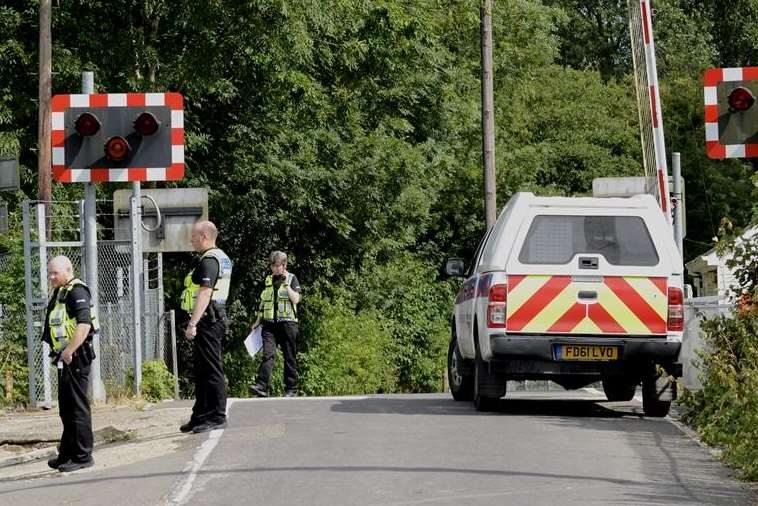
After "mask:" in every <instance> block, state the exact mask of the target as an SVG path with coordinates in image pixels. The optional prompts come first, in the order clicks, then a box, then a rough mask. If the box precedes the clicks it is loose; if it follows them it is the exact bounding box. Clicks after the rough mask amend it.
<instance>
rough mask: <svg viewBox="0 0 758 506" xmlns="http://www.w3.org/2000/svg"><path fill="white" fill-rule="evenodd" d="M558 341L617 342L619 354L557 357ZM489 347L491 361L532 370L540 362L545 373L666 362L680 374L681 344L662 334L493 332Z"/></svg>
mask: <svg viewBox="0 0 758 506" xmlns="http://www.w3.org/2000/svg"><path fill="white" fill-rule="evenodd" d="M557 344H584V345H602V346H617V347H618V348H619V358H618V360H614V361H608V362H573V361H571V362H566V361H557V360H555V357H554V349H555V345H557ZM490 347H491V350H492V354H493V357H492V358H493V360H494V361H497V362H502V361H505V362H511V363H512V365H513V366H516V364H518V363H521V364H523V365H525V363H530V366H529V367H528V368H529V369H531V370H532V371H534V367H535V366H536V365H537V364H541V367H542V368H544V369H545V372H546V373H548V372H550V371H553V370H554V373H564V374H565V373H568V374H571V373H572V372H575V373H578V374H582V373H584V374H587V373H592V372H594V371H598V372H599V371H613V370H621V369H628V368H629V367H630V366H631V367H634V365H635V364H639V363H642V362H654V363H656V364H661V365H664V366H666V369H667V370H668V371H669V374H672V375H674V376H681V364H675V362H676V361H677V358H678V357H679V350H680V349H681V347H682V344H681V343H678V342H674V341H667V340H666V338H665V337H660V338H651V337H619V338H598V337H580V336H571V337H564V336H524V335H510V334H509V335H506V334H494V335H491V336H490Z"/></svg>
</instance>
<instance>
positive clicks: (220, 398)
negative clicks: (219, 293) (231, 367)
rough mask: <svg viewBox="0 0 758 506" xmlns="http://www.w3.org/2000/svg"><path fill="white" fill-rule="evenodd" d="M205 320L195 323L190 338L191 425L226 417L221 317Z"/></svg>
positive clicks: (223, 332)
mask: <svg viewBox="0 0 758 506" xmlns="http://www.w3.org/2000/svg"><path fill="white" fill-rule="evenodd" d="M205 320H206V318H203V319H201V320H200V323H198V325H197V335H195V339H194V341H195V348H194V366H195V405H194V406H193V407H192V417H191V419H190V421H191V422H192V424H193V425H198V424H201V423H221V422H223V421H225V420H226V384H225V383H224V364H223V361H222V358H221V354H222V352H223V351H224V350H223V348H224V345H223V341H224V336H225V335H226V325H225V324H224V322H223V321H222V320H218V321H216V322H210V321H208V322H206V321H205Z"/></svg>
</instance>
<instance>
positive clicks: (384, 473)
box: [0, 391, 758, 506]
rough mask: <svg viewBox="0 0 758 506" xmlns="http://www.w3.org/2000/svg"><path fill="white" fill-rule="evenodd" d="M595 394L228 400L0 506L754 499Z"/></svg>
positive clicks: (702, 457)
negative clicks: (153, 455)
mask: <svg viewBox="0 0 758 506" xmlns="http://www.w3.org/2000/svg"><path fill="white" fill-rule="evenodd" d="M600 399H602V397H601V396H599V395H597V394H593V393H591V392H586V391H580V392H576V393H569V392H546V393H510V394H509V396H508V397H507V398H506V399H505V400H503V401H501V405H500V409H499V410H498V411H497V412H495V413H487V414H483V413H478V412H476V411H475V410H474V409H473V407H472V405H471V404H470V403H456V402H454V401H452V400H451V399H450V398H449V397H448V396H447V395H414V396H372V397H354V398H342V399H307V398H301V399H266V400H238V401H235V402H233V403H232V405H231V407H230V424H229V426H228V427H227V429H225V430H224V431H223V432H222V431H216V432H214V433H211V434H210V435H209V434H205V435H199V436H190V437H188V438H187V440H186V442H185V444H184V445H183V446H182V448H180V449H179V450H178V451H177V452H175V453H173V454H171V455H169V456H164V457H161V458H157V459H152V460H146V461H143V462H139V463H137V464H132V465H124V466H118V467H114V468H111V469H108V470H104V471H97V472H86V471H85V472H80V473H72V474H71V475H67V476H54V477H46V478H40V479H30V480H21V481H6V482H2V483H0V504H19V505H23V506H31V505H34V504H45V505H47V506H49V505H51V504H81V505H90V504H92V505H95V504H97V505H107V506H116V505H120V504H125V505H130V506H134V505H140V504H193V505H195V504H196V505H225V506H228V505H235V504H245V505H266V506H295V505H308V506H311V505H313V506H318V505H329V506H341V505H350V506H355V505H361V506H363V505H427V504H431V505H461V504H465V505H485V504H486V505H490V504H497V505H503V504H508V505H542V504H545V505H551V506H552V505H555V504H558V505H560V506H571V505H579V504H582V505H587V504H603V505H664V504H665V505H672V504H673V505H700V504H713V505H719V506H722V505H752V504H758V502H756V500H755V499H756V498H755V496H754V495H751V494H750V493H749V492H748V491H747V490H746V489H745V488H743V486H742V485H741V484H740V483H738V482H737V481H735V480H734V479H733V478H732V477H731V473H730V472H729V471H728V470H727V469H726V468H724V467H723V466H722V465H721V464H719V463H718V462H717V461H715V460H714V459H713V458H712V457H711V456H710V453H709V452H708V450H706V449H704V448H702V447H700V446H699V445H698V444H697V443H696V442H695V441H693V440H692V439H690V438H689V437H688V436H687V435H685V434H684V433H682V432H681V430H680V429H678V428H677V427H676V426H675V425H674V424H672V423H671V422H669V421H667V420H665V419H650V418H645V417H643V416H642V414H641V406H640V405H639V403H638V402H636V401H633V402H629V403H608V402H598V401H599V400H600ZM95 458H97V455H95Z"/></svg>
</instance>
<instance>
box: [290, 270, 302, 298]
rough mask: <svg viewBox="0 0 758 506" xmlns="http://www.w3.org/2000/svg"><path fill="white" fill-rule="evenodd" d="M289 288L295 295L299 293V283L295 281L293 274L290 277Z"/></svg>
mask: <svg viewBox="0 0 758 506" xmlns="http://www.w3.org/2000/svg"><path fill="white" fill-rule="evenodd" d="M290 288H292V290H294V291H296V292H297V293H300V281H298V280H297V276H295V275H294V274H293V275H292V280H290Z"/></svg>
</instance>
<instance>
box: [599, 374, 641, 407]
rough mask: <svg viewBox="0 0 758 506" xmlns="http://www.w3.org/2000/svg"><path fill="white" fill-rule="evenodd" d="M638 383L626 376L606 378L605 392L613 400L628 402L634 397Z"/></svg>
mask: <svg viewBox="0 0 758 506" xmlns="http://www.w3.org/2000/svg"><path fill="white" fill-rule="evenodd" d="M636 390H637V384H636V383H632V382H630V381H629V380H628V379H626V378H604V379H603V392H605V396H606V397H607V398H608V400H609V401H611V402H626V401H631V400H632V399H634V393H635V392H636Z"/></svg>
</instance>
